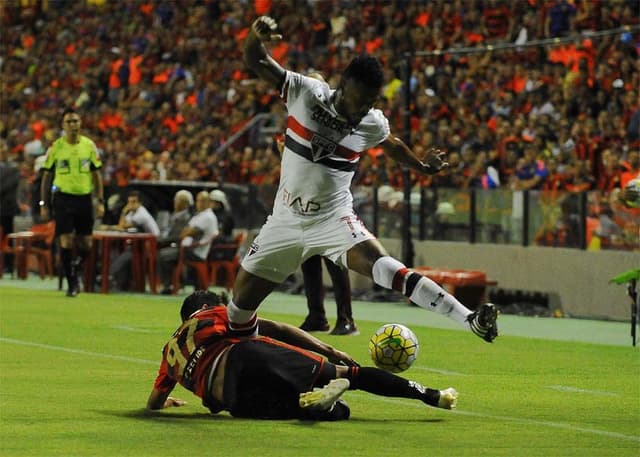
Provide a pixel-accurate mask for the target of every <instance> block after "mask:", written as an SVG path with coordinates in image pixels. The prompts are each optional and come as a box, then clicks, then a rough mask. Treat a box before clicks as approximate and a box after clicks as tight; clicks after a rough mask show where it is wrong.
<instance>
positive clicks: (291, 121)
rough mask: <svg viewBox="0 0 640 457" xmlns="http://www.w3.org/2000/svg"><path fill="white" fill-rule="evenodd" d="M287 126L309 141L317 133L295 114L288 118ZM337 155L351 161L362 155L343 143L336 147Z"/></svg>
mask: <svg viewBox="0 0 640 457" xmlns="http://www.w3.org/2000/svg"><path fill="white" fill-rule="evenodd" d="M287 128H289V129H291V130H293V131H294V132H295V134H296V135H298V136H299V137H300V138H304V139H305V140H307V141H311V138H312V137H313V135H315V132H314V131H313V130H309V129H308V128H306V127H305V126H304V125H302V124H301V123H300V122H298V120H297V119H296V118H295V117H293V116H289V117H288V118H287ZM336 155H338V156H340V157H342V158H344V159H347V160H350V161H353V160H356V159H357V158H359V157H360V153H359V152H356V151H353V150H351V149H349V148H346V147H344V146H342V145H338V148H337V149H336Z"/></svg>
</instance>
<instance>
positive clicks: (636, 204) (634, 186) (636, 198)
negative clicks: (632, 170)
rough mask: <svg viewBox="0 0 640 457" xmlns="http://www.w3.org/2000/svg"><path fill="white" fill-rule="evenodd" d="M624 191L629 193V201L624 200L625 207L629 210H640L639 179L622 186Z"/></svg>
mask: <svg viewBox="0 0 640 457" xmlns="http://www.w3.org/2000/svg"><path fill="white" fill-rule="evenodd" d="M624 189H625V191H627V193H629V191H631V195H630V197H631V199H629V198H627V199H626V200H625V203H626V205H627V206H628V207H629V208H640V178H635V179H632V180H631V181H629V182H628V183H627V185H626V186H624Z"/></svg>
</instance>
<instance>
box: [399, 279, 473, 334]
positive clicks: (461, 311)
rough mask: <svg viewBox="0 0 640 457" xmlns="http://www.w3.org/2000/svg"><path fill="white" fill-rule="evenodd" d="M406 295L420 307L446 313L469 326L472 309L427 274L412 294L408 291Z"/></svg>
mask: <svg viewBox="0 0 640 457" xmlns="http://www.w3.org/2000/svg"><path fill="white" fill-rule="evenodd" d="M412 274H414V275H417V274H418V273H415V272H412ZM420 276H422V275H420ZM405 295H407V296H408V297H409V299H410V300H411V301H412V302H413V303H415V304H416V305H418V306H419V307H421V308H424V309H429V310H431V311H435V312H436V313H440V314H444V315H445V316H448V317H450V318H451V319H453V320H454V321H456V322H459V323H461V324H464V325H465V327H467V328H468V327H469V324H468V323H467V316H469V314H471V313H472V311H471V310H470V309H469V308H467V307H466V306H464V305H463V304H462V303H460V302H459V301H458V300H457V299H456V298H455V297H454V296H453V295H451V294H450V293H449V292H447V291H446V290H444V289H443V288H442V287H440V286H439V285H438V284H436V283H435V282H434V281H432V280H431V279H429V278H427V277H426V276H422V277H421V278H420V279H419V280H418V283H417V284H416V285H415V287H414V288H413V291H412V292H411V294H410V295H408V294H407V293H406V292H405Z"/></svg>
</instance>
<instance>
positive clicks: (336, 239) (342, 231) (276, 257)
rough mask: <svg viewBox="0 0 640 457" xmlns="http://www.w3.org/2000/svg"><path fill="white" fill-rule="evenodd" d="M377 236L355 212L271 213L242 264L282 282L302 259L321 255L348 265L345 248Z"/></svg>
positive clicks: (246, 268)
mask: <svg viewBox="0 0 640 457" xmlns="http://www.w3.org/2000/svg"><path fill="white" fill-rule="evenodd" d="M371 239H375V236H373V235H372V234H371V232H369V230H367V228H366V227H365V225H364V223H363V222H362V221H361V220H360V218H359V217H358V216H356V215H355V214H354V213H353V212H351V213H346V214H339V215H335V216H334V215H332V216H327V217H324V218H303V217H302V218H301V217H295V216H286V217H283V216H282V215H271V216H269V218H268V219H267V222H266V223H265V224H264V225H263V226H262V228H261V229H260V233H258V236H257V237H256V238H255V240H254V241H253V243H252V244H251V247H250V248H249V249H248V250H247V253H246V254H245V256H244V259H242V268H244V269H245V270H246V271H248V272H249V273H252V274H254V275H256V276H260V277H261V278H264V279H267V280H269V281H273V282H276V283H281V282H283V281H284V280H285V279H287V277H288V276H289V275H291V274H292V273H293V272H295V271H296V270H297V269H298V268H299V267H300V265H301V264H302V262H304V261H305V260H307V259H308V258H309V257H313V256H314V255H322V256H325V257H327V258H329V259H330V260H331V261H333V262H334V263H336V264H338V265H340V266H342V267H343V268H346V267H347V265H346V256H344V254H346V252H347V251H348V250H349V249H351V248H352V247H353V246H355V245H356V244H358V243H361V242H363V241H366V240H371Z"/></svg>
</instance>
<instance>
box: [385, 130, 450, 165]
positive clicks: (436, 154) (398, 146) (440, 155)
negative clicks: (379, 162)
mask: <svg viewBox="0 0 640 457" xmlns="http://www.w3.org/2000/svg"><path fill="white" fill-rule="evenodd" d="M381 146H382V149H383V150H384V152H385V153H386V154H387V155H388V156H389V157H391V158H392V159H393V160H395V161H396V162H399V163H401V164H403V165H406V166H407V167H409V168H412V169H414V170H416V171H418V172H420V173H425V174H429V175H433V174H436V173H438V172H439V171H440V170H443V169H445V168H447V167H448V166H449V163H448V162H445V161H444V159H445V153H444V152H442V151H440V149H436V148H431V149H429V150H428V151H427V153H426V154H425V156H424V157H423V158H422V160H420V159H419V158H418V157H417V156H416V155H415V153H414V152H413V151H412V150H411V149H409V147H408V146H407V145H406V144H405V142H404V141H402V140H401V139H400V138H398V137H397V136H395V135H394V134H391V135H389V137H388V138H387V139H386V140H385V141H384V142H382V144H381Z"/></svg>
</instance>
